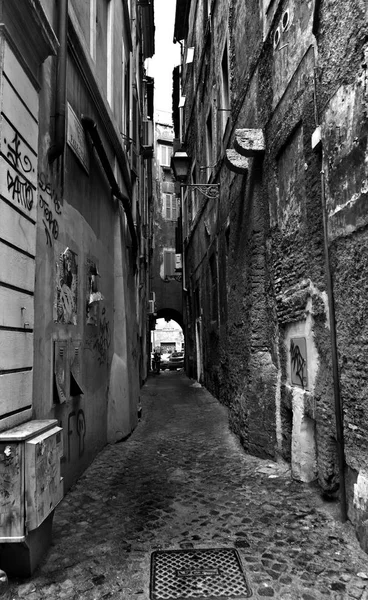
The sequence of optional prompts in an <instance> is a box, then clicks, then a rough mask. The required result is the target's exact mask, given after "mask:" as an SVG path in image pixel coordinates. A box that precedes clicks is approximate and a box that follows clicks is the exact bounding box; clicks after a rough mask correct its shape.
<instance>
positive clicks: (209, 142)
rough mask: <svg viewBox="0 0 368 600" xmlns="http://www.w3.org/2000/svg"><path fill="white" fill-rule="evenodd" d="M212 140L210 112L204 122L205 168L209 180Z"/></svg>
mask: <svg viewBox="0 0 368 600" xmlns="http://www.w3.org/2000/svg"><path fill="white" fill-rule="evenodd" d="M212 147H213V139H212V110H210V112H209V113H208V117H207V121H206V167H207V178H208V179H209V178H210V175H211V168H212V162H213V155H212Z"/></svg>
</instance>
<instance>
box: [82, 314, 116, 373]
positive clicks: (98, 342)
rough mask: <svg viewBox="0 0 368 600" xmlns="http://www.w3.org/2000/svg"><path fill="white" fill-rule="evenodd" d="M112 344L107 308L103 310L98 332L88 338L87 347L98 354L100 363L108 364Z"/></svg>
mask: <svg viewBox="0 0 368 600" xmlns="http://www.w3.org/2000/svg"><path fill="white" fill-rule="evenodd" d="M110 346H111V329H110V321H109V320H108V318H107V316H106V308H105V307H103V309H102V311H101V318H100V321H99V324H98V327H97V331H96V334H95V335H93V336H92V337H90V338H89V339H87V341H86V345H85V348H86V350H90V351H91V352H92V353H93V354H96V355H97V360H98V364H99V365H103V364H106V363H107V362H108V359H109V348H110Z"/></svg>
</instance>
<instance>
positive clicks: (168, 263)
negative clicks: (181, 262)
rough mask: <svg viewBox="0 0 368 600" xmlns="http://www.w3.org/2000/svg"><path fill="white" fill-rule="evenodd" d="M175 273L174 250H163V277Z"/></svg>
mask: <svg viewBox="0 0 368 600" xmlns="http://www.w3.org/2000/svg"><path fill="white" fill-rule="evenodd" d="M172 275H175V250H164V277H171V276H172Z"/></svg>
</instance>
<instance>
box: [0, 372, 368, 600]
mask: <svg viewBox="0 0 368 600" xmlns="http://www.w3.org/2000/svg"><path fill="white" fill-rule="evenodd" d="M161 376H162V377H160V378H156V379H153V378H151V379H149V380H148V382H147V384H146V386H144V388H143V389H142V391H141V399H142V404H143V407H144V411H143V415H144V416H143V418H142V420H141V422H140V423H139V426H138V428H137V429H136V430H135V432H134V433H133V434H132V436H131V437H130V438H129V439H128V440H127V441H126V442H123V443H119V444H116V445H114V446H107V447H106V448H105V449H104V450H103V452H101V453H100V454H99V455H98V457H97V458H96V459H95V461H94V462H93V463H92V465H91V466H90V467H89V468H88V469H87V471H86V473H85V475H84V476H83V478H81V479H80V480H79V481H78V482H77V484H76V485H75V486H74V487H73V489H72V490H70V492H69V493H68V494H67V496H66V498H65V500H64V501H63V502H62V503H61V504H60V505H59V506H58V508H57V510H56V513H55V518H54V530H53V546H52V547H51V548H50V550H49V552H48V554H47V555H46V557H45V558H44V560H43V562H42V563H41V565H40V568H39V569H38V570H37V571H36V573H35V574H34V576H33V578H32V582H24V583H23V582H20V581H19V582H17V581H13V582H12V581H10V586H9V587H10V588H11V591H12V596H11V597H12V598H14V599H15V600H18V598H22V597H23V598H27V600H28V599H29V598H31V594H36V595H37V600H43V599H44V598H47V599H50V600H61V599H62V598H63V599H68V598H73V600H74V598H75V599H77V600H87V599H88V600H93V599H96V600H97V599H100V598H101V599H102V598H104V596H105V597H106V598H108V597H111V598H113V599H114V600H123V599H124V600H125V599H126V600H132V599H133V600H134V599H137V600H149V579H150V557H151V553H152V552H153V551H154V550H157V549H178V548H180V547H183V544H184V545H185V544H191V547H194V548H196V547H201V548H203V547H221V546H223V547H231V548H234V547H237V550H238V552H239V554H240V557H241V560H242V564H243V567H244V569H245V572H246V575H247V578H248V579H249V583H250V585H251V587H252V589H253V592H254V598H255V600H256V599H257V598H258V599H259V598H267V597H270V598H271V597H273V598H276V599H277V600H311V598H315V600H336V597H337V595H341V594H344V595H345V597H344V600H349V598H356V600H361V598H364V595H366V592H367V583H368V580H366V579H364V578H363V577H364V575H365V574H366V572H367V568H366V566H367V555H366V554H364V553H363V552H362V550H361V549H360V548H359V545H358V543H357V542H356V541H355V538H354V536H352V529H351V527H350V528H349V524H348V523H347V524H344V525H342V524H341V523H339V521H338V520H337V519H336V516H335V513H336V510H335V509H334V507H331V505H327V504H325V503H324V502H323V501H322V499H321V498H320V497H319V496H318V494H317V493H316V490H314V489H313V488H311V487H310V486H307V485H305V484H300V483H298V482H295V481H293V480H292V479H291V477H290V473H289V470H288V466H287V465H281V467H279V466H278V463H275V466H274V465H273V464H272V463H270V461H269V460H267V461H264V460H262V459H259V458H255V457H252V456H248V455H246V454H245V453H244V451H243V450H242V448H241V447H240V444H239V443H238V442H237V440H236V439H235V438H234V436H233V435H232V433H231V432H230V430H229V427H228V422H227V411H226V409H225V407H223V406H221V405H220V404H219V403H218V402H217V401H216V400H215V399H214V398H213V397H212V396H211V395H210V394H209V393H208V392H207V391H206V390H205V388H203V387H201V388H193V387H192V383H193V382H192V381H190V380H188V379H187V378H186V377H185V375H184V374H183V373H180V372H178V373H172V372H164V373H162V374H161ZM159 379H160V380H159ZM173 390H174V393H173ZM106 467H109V468H108V469H107V468H106ZM270 475H275V477H270ZM242 541H243V542H246V543H245V544H244V545H243V546H241V545H240V544H239V542H242ZM61 565H62V568H60V566H61ZM358 574H359V575H360V576H358ZM342 585H344V586H345V589H343V588H342ZM27 586H28V587H27ZM333 588H334V589H333ZM22 593H23V596H22ZM27 594H28V596H27ZM109 594H110V596H109ZM365 598H366V596H365ZM31 600H32V598H31ZM366 600H367V599H366Z"/></svg>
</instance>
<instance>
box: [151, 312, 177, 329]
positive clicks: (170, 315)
mask: <svg viewBox="0 0 368 600" xmlns="http://www.w3.org/2000/svg"><path fill="white" fill-rule="evenodd" d="M157 319H165V321H171V320H173V321H176V322H177V323H178V324H179V325H180V327H181V328H182V329H184V322H183V315H182V313H180V312H179V311H178V310H175V309H173V308H161V309H160V310H158V311H157Z"/></svg>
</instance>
